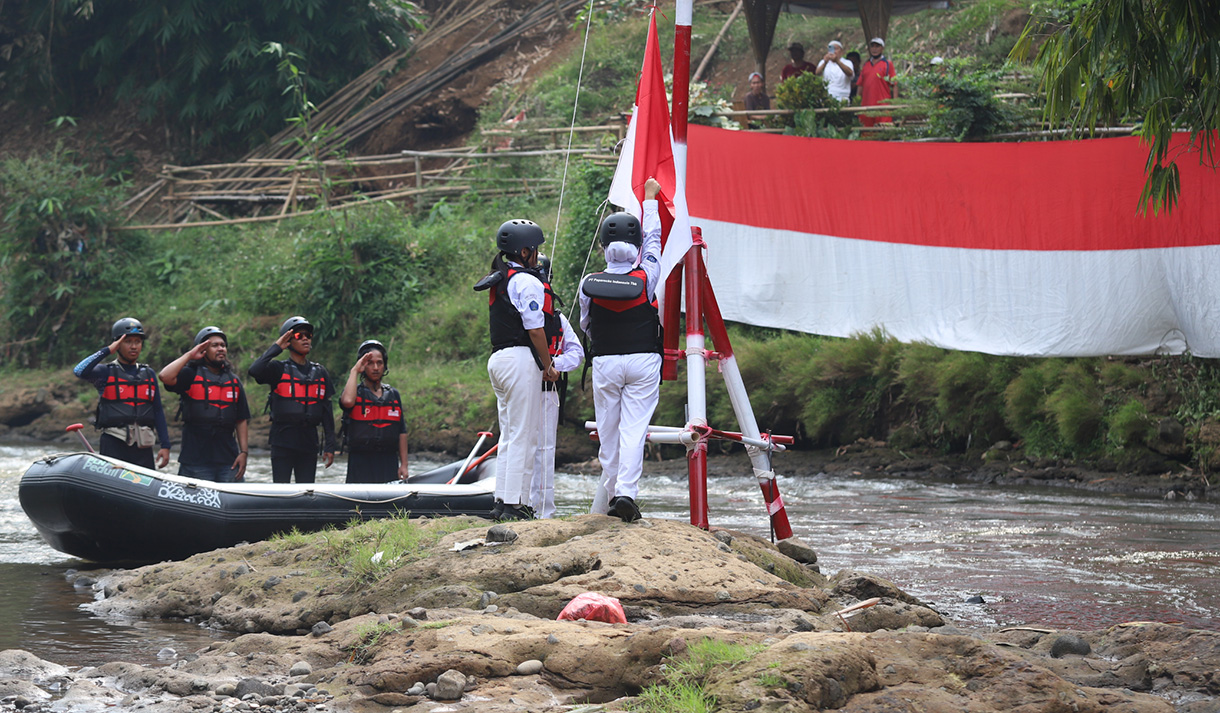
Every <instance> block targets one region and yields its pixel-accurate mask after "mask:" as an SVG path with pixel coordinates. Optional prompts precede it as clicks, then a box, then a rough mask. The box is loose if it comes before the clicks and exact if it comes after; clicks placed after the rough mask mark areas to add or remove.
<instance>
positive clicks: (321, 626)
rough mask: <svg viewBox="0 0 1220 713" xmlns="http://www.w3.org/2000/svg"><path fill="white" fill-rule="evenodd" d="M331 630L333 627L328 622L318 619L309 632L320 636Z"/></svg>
mask: <svg viewBox="0 0 1220 713" xmlns="http://www.w3.org/2000/svg"><path fill="white" fill-rule="evenodd" d="M332 631H334V627H332V626H331V625H330V624H327V623H326V622H324V621H320V622H318V623H317V624H314V625H313V628H312V629H310V632H311V633H312V634H313V635H314V636H322V635H323V634H329V633H330V632H332Z"/></svg>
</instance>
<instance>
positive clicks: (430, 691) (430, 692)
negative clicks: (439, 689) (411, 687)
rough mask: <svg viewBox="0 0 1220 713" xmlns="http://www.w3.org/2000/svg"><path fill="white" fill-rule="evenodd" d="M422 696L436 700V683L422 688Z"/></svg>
mask: <svg viewBox="0 0 1220 713" xmlns="http://www.w3.org/2000/svg"><path fill="white" fill-rule="evenodd" d="M424 694H425V695H427V696H428V697H429V698H432V699H434V700H435V699H436V681H433V682H431V683H429V684H426V685H425V686H424Z"/></svg>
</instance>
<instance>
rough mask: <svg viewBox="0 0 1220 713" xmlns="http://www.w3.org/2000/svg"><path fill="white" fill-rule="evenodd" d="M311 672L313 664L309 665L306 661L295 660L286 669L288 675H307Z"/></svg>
mask: <svg viewBox="0 0 1220 713" xmlns="http://www.w3.org/2000/svg"><path fill="white" fill-rule="evenodd" d="M311 673H313V666H310V665H309V662H308V661H297V662H296V663H294V664H293V665H292V668H290V669H288V675H289V676H308V675H309V674H311Z"/></svg>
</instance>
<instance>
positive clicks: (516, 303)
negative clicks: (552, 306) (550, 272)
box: [508, 260, 546, 329]
mask: <svg viewBox="0 0 1220 713" xmlns="http://www.w3.org/2000/svg"><path fill="white" fill-rule="evenodd" d="M508 264H509V265H510V266H512V267H515V268H517V269H518V270H521V272H520V273H518V274H516V275H514V276H513V279H511V280H509V282H508V301H509V302H512V303H513V307H516V308H517V311H518V312H520V313H521V324H522V326H524V327H525V328H526V329H541V328H542V301H543V300H544V299H546V293H545V292H544V291H543V289H542V281H541V280H539V279H538V278H537V277H535V276H534V275H533V274H532V273H531V272H530V271H529V269H528V268H526V267H525V266H523V265H520V264H518V263H515V262H512V261H511V260H510V261H508Z"/></svg>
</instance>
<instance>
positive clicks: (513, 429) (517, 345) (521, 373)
mask: <svg viewBox="0 0 1220 713" xmlns="http://www.w3.org/2000/svg"><path fill="white" fill-rule="evenodd" d="M544 242H546V239H545V238H544V237H543V235H542V228H539V227H538V225H537V224H536V223H534V222H533V221H529V220H510V221H507V222H505V223H504V224H503V225H501V226H500V229H499V230H497V231H496V247H497V248H498V249H499V251H500V253H499V254H498V255H496V257H495V259H493V260H492V264H491V272H490V273H489V274H488V275H487V276H486V277H484V278H483V279H482V280H480V281H479V282H478V284H476V285H475V289H476V290H489V292H488V300H487V304H488V307H487V309H488V319H489V324H490V328H491V348H492V353H491V357H490V358H489V359H488V360H487V374H488V376H490V377H491V387H492V389H493V390H494V391H495V392H496V411H497V415H498V416H499V421H500V443H499V447H498V452H497V453H496V493H495V496H496V504H495V507H494V508H493V510H492V516H493V517H494V518H495V519H497V520H530V519H533V517H534V511H533V509H531V508H530V506H529V486H530V479H531V477H532V476H533V472H534V457H535V455H536V451H537V450H538V435H539V425H540V424H541V420H542V413H541V411H542V409H541V406H542V401H541V399H539V398H538V393H539V392H540V391H541V390H542V382H543V381H555V380H556V379H557V378H559V375H558V373H557V372H556V371H555V367H554V365H553V364H552V363H551V355H550V354H549V353H548V350H547V345H546V335H545V333H544V330H543V322H544V317H543V306H544V303H545V302H546V293H545V290H544V289H543V286H542V281H541V280H539V279H538V277H537V275H535V274H534V272H533V268H534V266H535V265H536V264H537V261H538V246H539V245H541V244H542V243H544Z"/></svg>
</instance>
